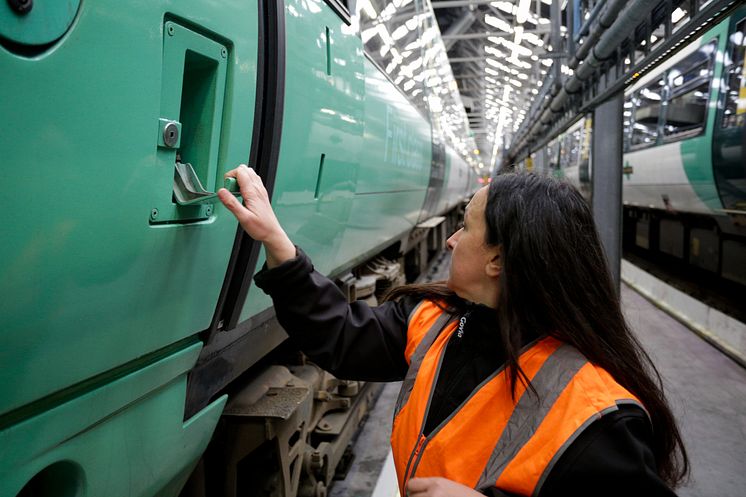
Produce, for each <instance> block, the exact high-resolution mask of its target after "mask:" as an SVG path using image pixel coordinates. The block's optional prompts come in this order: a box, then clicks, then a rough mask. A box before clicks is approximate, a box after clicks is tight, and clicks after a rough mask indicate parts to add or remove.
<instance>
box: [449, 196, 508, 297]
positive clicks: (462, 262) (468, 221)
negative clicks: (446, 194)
mask: <svg viewBox="0 0 746 497" xmlns="http://www.w3.org/2000/svg"><path fill="white" fill-rule="evenodd" d="M487 188H488V187H486V186H485V187H483V188H481V189H480V190H478V191H477V193H476V194H475V195H474V197H472V199H471V202H469V205H467V206H466V212H465V213H464V226H463V228H461V229H460V230H458V231H457V232H456V233H454V234H453V235H451V236H450V238H448V240H447V242H446V243H447V245H448V248H449V249H450V250H451V251H452V252H453V254H452V257H451V270H450V273H449V275H448V282H447V284H448V288H450V289H451V290H453V291H454V292H456V295H458V296H459V297H461V298H463V299H466V300H468V301H470V302H475V303H478V304H484V305H487V306H489V307H496V306H497V296H498V285H497V283H498V278H499V276H500V270H501V268H502V261H501V259H500V248H499V247H489V246H488V245H487V243H486V242H485V240H486V230H487V226H486V224H485V217H484V208H485V205H486V203H487Z"/></svg>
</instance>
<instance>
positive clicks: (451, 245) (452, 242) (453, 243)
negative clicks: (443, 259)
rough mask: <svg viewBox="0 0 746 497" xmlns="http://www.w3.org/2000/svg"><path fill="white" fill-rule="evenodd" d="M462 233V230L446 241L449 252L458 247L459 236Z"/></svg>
mask: <svg viewBox="0 0 746 497" xmlns="http://www.w3.org/2000/svg"><path fill="white" fill-rule="evenodd" d="M460 233H461V230H458V231H457V232H456V233H454V234H452V235H451V236H449V237H448V240H446V246H447V247H448V250H453V249H454V247H455V246H456V242H457V241H458V235H459V234H460Z"/></svg>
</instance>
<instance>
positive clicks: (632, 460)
mask: <svg viewBox="0 0 746 497" xmlns="http://www.w3.org/2000/svg"><path fill="white" fill-rule="evenodd" d="M254 280H255V281H256V284H257V286H259V288H261V289H262V290H264V291H265V292H266V293H267V294H269V295H270V296H271V297H272V300H273V302H274V306H275V312H276V314H277V319H278V320H279V322H280V324H281V325H282V326H283V328H285V330H286V331H287V332H288V334H289V335H290V338H291V340H293V342H294V343H295V344H296V345H297V346H298V348H300V349H301V350H302V351H303V352H304V353H305V354H306V355H307V356H308V357H309V358H310V359H311V360H313V361H314V362H316V363H317V364H318V365H320V366H321V367H323V368H324V369H326V370H327V371H329V372H331V373H332V374H334V375H335V376H337V377H338V378H341V379H354V380H365V381H397V380H401V379H403V378H404V375H405V374H406V372H407V367H408V366H407V362H406V360H405V358H404V350H405V346H406V341H407V337H406V333H407V321H408V318H409V315H410V313H411V311H412V310H413V309H414V307H415V306H416V305H417V301H415V300H413V299H407V298H405V299H400V300H399V301H397V302H387V303H384V304H382V305H380V306H378V307H370V306H368V305H367V304H366V303H365V302H353V303H351V304H348V303H347V300H346V298H345V296H344V295H343V294H342V292H341V291H340V290H339V289H338V288H337V286H336V285H335V284H334V282H332V281H331V280H329V279H328V278H326V277H325V276H323V275H322V274H320V273H318V272H317V271H315V270H314V268H313V265H312V264H311V261H310V259H309V258H308V257H307V256H306V255H305V254H304V253H303V252H302V251H301V250H298V256H297V257H296V258H295V259H292V260H290V261H286V262H285V263H283V264H281V265H280V266H278V267H276V268H273V269H271V270H268V269H266V267H265V268H263V269H262V270H261V271H260V272H259V273H257V275H256V276H255V278H254ZM495 326H497V323H496V322H495V318H494V312H492V311H491V310H490V309H488V308H486V307H482V306H474V307H473V308H472V310H471V311H470V312H469V315H468V318H467V321H466V325H465V327H464V333H463V336H462V337H461V338H457V336H456V335H455V334H454V336H453V338H451V339H450V341H449V343H448V345H447V347H446V353H445V357H444V359H443V363H442V366H441V372H440V375H439V378H438V382H437V384H436V387H435V393H434V395H433V399H432V404H431V407H430V412H429V414H428V419H427V420H426V425H425V434H427V433H429V432H430V431H431V430H432V429H433V428H434V427H436V426H437V425H438V424H439V423H440V422H441V421H443V420H444V419H445V418H446V417H447V416H448V415H449V414H450V413H451V412H453V410H454V409H455V408H456V407H457V406H458V405H459V404H461V402H462V401H463V400H464V399H466V398H467V397H468V396H469V394H470V393H471V392H472V390H473V389H474V388H475V387H476V386H477V385H479V383H481V382H482V380H484V379H485V378H487V376H489V375H490V374H491V373H492V372H494V371H495V370H496V369H497V368H498V367H500V366H501V365H502V363H503V362H504V354H503V353H502V350H501V348H500V346H499V344H498V341H497V340H496V338H495V333H494V330H495ZM531 338H533V337H527V339H531ZM651 444H652V432H651V426H650V422H649V421H648V419H647V416H646V415H645V413H644V412H643V411H642V410H641V409H640V408H639V407H636V406H631V405H630V406H624V407H621V408H620V409H619V410H617V411H614V412H612V413H609V414H607V415H605V416H603V417H602V418H601V419H599V420H598V421H595V422H593V423H592V424H591V425H590V426H589V427H588V428H587V429H586V430H585V431H583V432H582V434H581V435H580V436H579V437H578V438H577V439H576V440H575V441H573V442H572V444H571V445H570V447H569V448H568V449H567V450H566V451H565V453H564V454H563V455H562V456H561V458H560V459H559V461H558V462H557V464H556V465H555V467H554V468H553V469H552V471H551V473H550V475H549V477H548V478H547V480H546V481H545V483H544V485H543V486H542V489H541V492H540V494H539V496H540V497H550V496H557V497H559V496H562V497H569V496H586V495H587V496H591V495H592V496H646V497H654V496H673V495H675V494H674V493H673V491H672V490H670V489H669V488H668V487H667V486H666V484H665V483H664V482H663V481H662V480H661V479H660V478H659V477H658V475H657V473H656V469H655V459H654V457H653V452H652V450H651V448H650V447H651ZM492 495H494V496H505V495H507V494H505V493H503V492H500V491H499V490H497V489H494V490H493V494H492Z"/></svg>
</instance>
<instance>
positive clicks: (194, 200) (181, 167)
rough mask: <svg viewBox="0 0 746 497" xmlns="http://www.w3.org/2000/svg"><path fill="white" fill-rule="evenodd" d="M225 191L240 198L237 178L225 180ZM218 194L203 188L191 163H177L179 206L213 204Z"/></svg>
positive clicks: (175, 178) (175, 182) (176, 197)
mask: <svg viewBox="0 0 746 497" xmlns="http://www.w3.org/2000/svg"><path fill="white" fill-rule="evenodd" d="M223 186H224V188H225V189H227V190H228V191H229V192H231V193H232V194H233V195H235V196H237V197H238V196H240V195H241V192H240V191H239V190H238V182H236V178H225V184H224V185H223ZM217 196H218V194H217V193H215V192H209V191H207V190H205V188H204V187H203V186H202V182H201V181H200V180H199V177H197V174H196V173H195V172H194V168H193V167H192V165H191V164H189V163H182V162H177V163H176V174H174V198H175V199H176V203H177V204H179V205H198V204H212V203H214V202H215V199H216V198H217Z"/></svg>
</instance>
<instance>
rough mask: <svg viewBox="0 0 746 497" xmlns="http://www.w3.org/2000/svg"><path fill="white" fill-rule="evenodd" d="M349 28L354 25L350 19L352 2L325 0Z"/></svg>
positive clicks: (347, 0) (348, 0)
mask: <svg viewBox="0 0 746 497" xmlns="http://www.w3.org/2000/svg"><path fill="white" fill-rule="evenodd" d="M324 1H325V2H326V4H327V5H328V6H329V7H331V8H332V10H333V11H334V12H336V13H337V15H338V16H339V17H341V18H342V20H343V21H344V22H345V24H347V25H348V26H349V25H351V24H352V19H351V18H350V3H351V2H352V0H324Z"/></svg>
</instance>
